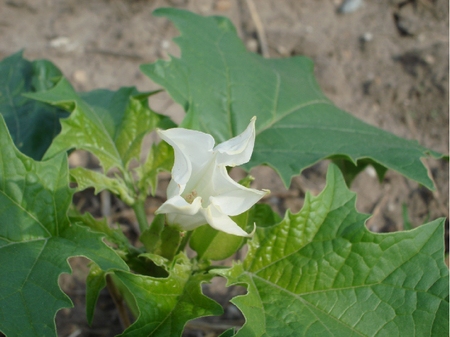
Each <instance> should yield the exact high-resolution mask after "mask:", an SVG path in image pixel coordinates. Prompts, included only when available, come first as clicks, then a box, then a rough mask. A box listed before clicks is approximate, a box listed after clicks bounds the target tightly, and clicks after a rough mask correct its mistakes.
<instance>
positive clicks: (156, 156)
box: [136, 142, 174, 196]
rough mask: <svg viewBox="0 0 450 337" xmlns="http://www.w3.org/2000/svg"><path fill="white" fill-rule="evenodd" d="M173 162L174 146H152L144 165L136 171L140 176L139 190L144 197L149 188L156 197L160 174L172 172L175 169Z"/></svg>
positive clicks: (161, 144) (165, 144)
mask: <svg viewBox="0 0 450 337" xmlns="http://www.w3.org/2000/svg"><path fill="white" fill-rule="evenodd" d="M173 161H174V155H173V148H172V146H170V145H169V144H167V143H166V142H160V143H159V144H158V145H155V144H153V145H152V147H151V149H150V153H149V154H148V156H147V159H146V161H145V163H144V165H142V166H140V167H138V168H137V169H136V172H137V173H138V175H139V183H138V188H139V190H140V191H141V193H142V194H143V195H145V196H147V195H148V191H149V187H151V193H152V195H155V193H156V187H157V184H158V173H159V172H161V171H168V172H170V170H171V169H172V167H173Z"/></svg>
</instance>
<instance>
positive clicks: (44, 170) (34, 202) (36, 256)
mask: <svg viewBox="0 0 450 337" xmlns="http://www.w3.org/2000/svg"><path fill="white" fill-rule="evenodd" d="M0 148H1V149H2V150H1V152H0V280H1V281H0V284H1V287H0V331H2V332H3V333H4V334H6V335H7V336H8V337H13V336H56V328H55V323H54V317H55V314H56V312H57V311H58V310H59V309H61V308H66V307H71V306H72V302H71V301H70V299H69V298H68V297H67V296H66V295H65V294H64V293H63V292H62V291H61V289H60V288H59V285H58V277H59V275H60V274H61V273H70V267H69V264H68V263H67V259H68V258H69V257H71V256H80V255H82V256H85V257H87V258H89V259H91V260H92V261H94V262H95V263H96V264H97V265H98V266H99V267H100V268H101V269H102V270H105V271H106V270H112V269H121V270H128V267H127V265H126V264H125V263H124V262H123V261H122V260H121V259H120V258H119V256H118V255H117V254H116V253H114V251H113V250H112V249H111V248H109V247H108V246H106V245H105V244H104V243H103V242H102V234H99V233H94V232H92V231H90V230H88V229H87V228H86V227H83V226H79V225H77V224H71V223H70V222H69V219H68V217H67V215H66V214H67V211H68V208H69V205H70V203H71V201H72V193H73V192H72V190H71V189H70V188H69V169H68V163H67V155H66V154H61V155H58V156H56V157H54V158H52V159H51V160H48V161H46V162H35V161H34V160H32V159H31V158H29V157H26V156H25V155H23V154H22V153H20V152H19V151H18V150H17V149H16V148H15V147H14V144H13V141H12V139H11V137H10V136H9V133H8V130H7V128H6V125H5V123H4V121H3V118H1V117H0Z"/></svg>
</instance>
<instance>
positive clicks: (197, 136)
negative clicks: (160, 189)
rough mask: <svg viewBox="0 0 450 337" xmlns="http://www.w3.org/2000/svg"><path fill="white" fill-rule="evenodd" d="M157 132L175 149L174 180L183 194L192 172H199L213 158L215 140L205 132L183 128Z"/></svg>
mask: <svg viewBox="0 0 450 337" xmlns="http://www.w3.org/2000/svg"><path fill="white" fill-rule="evenodd" d="M157 132H158V135H159V136H160V137H161V138H162V139H163V140H165V141H166V142H167V143H168V144H169V145H171V146H172V147H173V149H174V152H175V162H174V165H173V168H172V178H173V180H175V182H176V183H177V184H179V185H180V189H181V192H180V193H182V192H183V190H184V186H185V185H186V184H187V182H188V181H189V178H190V177H191V174H192V171H194V172H196V171H198V170H199V168H200V167H201V166H203V165H204V164H205V163H207V162H209V161H210V159H211V157H212V156H213V152H212V149H213V147H214V138H213V137H212V136H211V135H208V134H206V133H203V132H199V131H194V130H187V129H182V128H174V129H168V130H165V131H163V130H159V129H158V130H157Z"/></svg>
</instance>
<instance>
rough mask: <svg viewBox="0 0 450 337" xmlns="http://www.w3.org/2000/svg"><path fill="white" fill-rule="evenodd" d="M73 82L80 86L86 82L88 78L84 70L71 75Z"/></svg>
mask: <svg viewBox="0 0 450 337" xmlns="http://www.w3.org/2000/svg"><path fill="white" fill-rule="evenodd" d="M73 80H74V81H75V82H78V83H80V84H84V83H86V82H87V80H88V76H87V74H86V72H85V71H84V70H75V71H74V73H73Z"/></svg>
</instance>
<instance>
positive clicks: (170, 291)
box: [115, 255, 223, 337]
mask: <svg viewBox="0 0 450 337" xmlns="http://www.w3.org/2000/svg"><path fill="white" fill-rule="evenodd" d="M155 262H157V261H155ZM191 267H192V266H191V265H190V263H189V260H188V259H187V257H185V256H184V255H178V256H177V257H176V258H175V263H174V266H173V268H172V269H171V270H170V271H169V270H168V271H169V277H168V278H154V277H148V276H142V275H136V274H131V273H126V272H120V271H119V272H116V273H115V275H116V276H117V277H118V278H119V279H120V280H121V281H122V282H123V283H124V284H125V286H126V287H127V288H128V289H129V290H130V292H131V293H132V294H134V296H135V299H136V304H137V306H138V307H139V311H140V315H139V317H138V319H137V321H136V322H135V323H134V324H133V325H131V326H130V327H129V328H128V329H127V330H125V332H124V333H123V334H122V335H120V336H124V337H125V336H126V337H129V336H136V337H145V336H152V337H153V336H154V337H157V336H162V337H166V336H174V337H175V336H181V334H182V332H183V327H184V325H185V324H186V322H187V321H189V320H192V319H194V318H198V317H203V316H210V315H220V314H222V313H223V309H222V307H221V306H220V305H219V304H218V303H216V302H214V301H213V300H211V299H210V298H208V297H206V296H205V295H203V293H202V291H201V283H204V282H208V281H209V280H211V278H212V275H208V274H193V273H192V270H191Z"/></svg>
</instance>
